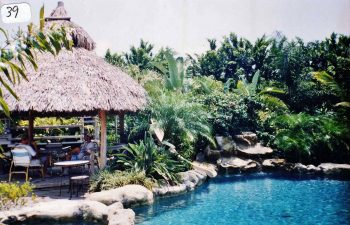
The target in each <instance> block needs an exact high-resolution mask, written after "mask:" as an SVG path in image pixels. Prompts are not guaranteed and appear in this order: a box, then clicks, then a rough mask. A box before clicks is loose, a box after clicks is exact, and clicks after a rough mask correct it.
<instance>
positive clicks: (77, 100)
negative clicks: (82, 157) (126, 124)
mask: <svg viewBox="0 0 350 225" xmlns="http://www.w3.org/2000/svg"><path fill="white" fill-rule="evenodd" d="M55 18H56V19H55ZM69 19H70V18H69V17H68V16H67V14H66V11H65V9H64V7H63V3H59V5H58V7H57V8H56V9H55V10H54V11H53V12H52V13H51V16H50V17H48V18H47V19H46V21H47V22H46V23H47V24H46V26H52V24H53V23H55V25H64V26H65V27H68V28H69V29H70V31H71V34H72V38H73V40H74V48H73V50H72V51H68V50H62V51H61V52H60V53H59V54H58V56H56V57H55V56H53V55H51V54H49V53H38V54H37V58H38V61H37V62H38V66H39V69H38V70H37V71H35V70H34V69H32V68H28V70H27V73H26V74H27V77H28V80H29V81H28V82H26V81H22V82H21V83H20V84H18V85H15V87H14V90H15V92H16V93H17V95H18V96H19V98H20V100H19V101H17V100H16V99H14V97H12V96H11V95H9V94H7V95H5V101H6V102H7V103H8V104H9V107H10V110H11V111H12V112H18V113H21V112H28V111H29V110H32V111H34V112H35V113H36V114H38V115H39V114H40V115H57V114H59V115H62V114H73V115H74V114H89V113H92V112H93V113H96V112H97V111H98V110H106V111H112V112H127V111H132V112H134V111H137V110H138V109H141V108H142V107H143V106H144V105H145V103H146V94H145V90H144V89H143V88H142V87H141V86H140V85H139V84H138V83H137V82H136V81H134V80H133V79H132V78H131V77H129V76H128V75H127V74H126V73H124V72H123V71H121V70H120V69H118V68H116V67H115V66H112V65H110V64H108V63H107V62H105V61H104V59H103V58H100V57H98V56H97V55H96V54H95V52H94V51H92V50H93V49H94V47H95V43H94V42H93V40H92V39H91V37H90V36H89V35H88V34H87V33H86V32H85V31H84V30H83V29H82V28H81V27H79V26H77V25H75V24H74V23H72V22H70V21H69Z"/></svg>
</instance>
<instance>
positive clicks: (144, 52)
mask: <svg viewBox="0 0 350 225" xmlns="http://www.w3.org/2000/svg"><path fill="white" fill-rule="evenodd" d="M152 50H153V45H152V44H150V43H148V42H147V41H144V40H142V39H141V41H140V46H139V47H135V46H132V47H131V48H130V53H125V54H124V56H125V59H126V62H127V63H128V64H129V65H136V66H138V67H139V68H140V69H141V70H143V69H150V68H152V65H151V61H152V59H153V53H152Z"/></svg>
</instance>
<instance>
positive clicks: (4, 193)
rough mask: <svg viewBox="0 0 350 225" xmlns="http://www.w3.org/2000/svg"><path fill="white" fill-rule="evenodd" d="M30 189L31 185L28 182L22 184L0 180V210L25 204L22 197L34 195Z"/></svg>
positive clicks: (31, 188)
mask: <svg viewBox="0 0 350 225" xmlns="http://www.w3.org/2000/svg"><path fill="white" fill-rule="evenodd" d="M32 191H33V186H32V185H31V184H30V183H29V182H26V183H24V184H18V183H5V182H0V210H6V209H9V208H11V207H15V206H18V205H23V204H25V203H26V199H25V198H24V197H27V196H32V197H35V196H34V195H32Z"/></svg>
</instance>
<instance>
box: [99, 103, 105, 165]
mask: <svg viewBox="0 0 350 225" xmlns="http://www.w3.org/2000/svg"><path fill="white" fill-rule="evenodd" d="M98 116H99V119H100V135H101V136H100V168H101V169H103V168H105V167H106V162H107V122H106V111H104V110H100V111H99V113H98Z"/></svg>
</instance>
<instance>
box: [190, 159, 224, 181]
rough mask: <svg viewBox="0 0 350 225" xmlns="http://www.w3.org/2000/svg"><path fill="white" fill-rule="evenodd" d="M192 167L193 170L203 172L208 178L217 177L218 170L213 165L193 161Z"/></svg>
mask: <svg viewBox="0 0 350 225" xmlns="http://www.w3.org/2000/svg"><path fill="white" fill-rule="evenodd" d="M192 167H193V169H195V170H199V171H202V172H204V173H205V174H206V175H207V176H208V177H210V178H214V177H216V176H217V175H218V173H217V170H218V168H217V166H216V165H214V164H210V163H202V162H197V161H194V162H192Z"/></svg>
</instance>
